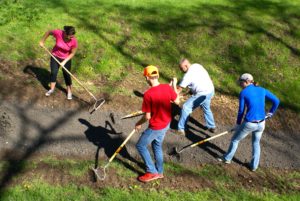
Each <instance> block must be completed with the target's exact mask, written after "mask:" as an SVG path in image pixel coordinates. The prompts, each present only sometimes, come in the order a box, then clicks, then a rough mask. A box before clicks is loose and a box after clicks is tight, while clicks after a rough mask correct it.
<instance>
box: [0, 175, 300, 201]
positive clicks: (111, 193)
mask: <svg viewBox="0 0 300 201" xmlns="http://www.w3.org/2000/svg"><path fill="white" fill-rule="evenodd" d="M299 198H300V194H299V192H298V193H292V194H288V195H279V194H277V193H271V192H263V193H257V192H253V191H246V190H240V189H237V190H234V191H230V190H228V189H224V188H220V189H216V190H199V191H197V192H185V191H177V190H165V189H163V190H156V189H150V190H143V189H142V188H135V189H132V190H130V189H117V188H110V187H108V188H104V189H100V190H95V189H91V188H89V187H86V186H76V185H73V184H69V185H64V186H60V185H50V184H47V183H45V182H42V181H39V180H34V181H31V182H30V183H29V182H24V183H23V184H19V185H17V186H14V187H13V188H10V189H8V190H7V191H5V192H4V193H3V194H2V199H1V200H3V201H8V200H24V201H33V200H34V201H39V200H41V201H47V200H49V201H52V200H61V201H63V200H68V201H71V200H74V201H75V200H82V201H83V200H101V201H102V200H103V201H105V200H107V201H111V200H114V201H119V200H120V201H121V200H132V201H135V200H153V201H157V200H162V201H174V200H188V201H189V200H197V201H202V200H203V201H207V200H212V201H214V200H215V201H220V200H224V201H226V200H230V201H240V200H243V201H248V200H249V201H256V200H257V201H261V200H264V201H297V200H299Z"/></svg>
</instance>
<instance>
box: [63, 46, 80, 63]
mask: <svg viewBox="0 0 300 201" xmlns="http://www.w3.org/2000/svg"><path fill="white" fill-rule="evenodd" d="M76 51H77V48H73V49H72V51H71V54H70V55H69V56H68V57H67V58H65V60H63V61H62V62H61V64H62V65H63V66H64V65H65V64H66V63H67V62H68V61H69V60H70V59H72V58H73V57H74V55H75V53H76Z"/></svg>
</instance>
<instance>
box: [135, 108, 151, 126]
mask: <svg viewBox="0 0 300 201" xmlns="http://www.w3.org/2000/svg"><path fill="white" fill-rule="evenodd" d="M150 119H151V113H150V112H147V113H145V114H144V115H143V116H142V118H141V119H140V120H139V121H138V122H136V124H135V129H136V130H140V129H141V128H142V124H144V123H146V122H147V121H149V120H150Z"/></svg>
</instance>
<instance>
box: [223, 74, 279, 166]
mask: <svg viewBox="0 0 300 201" xmlns="http://www.w3.org/2000/svg"><path fill="white" fill-rule="evenodd" d="M239 84H240V86H241V87H242V91H241V92H240V95H239V110H238V115H237V121H236V126H235V127H234V128H233V129H232V130H233V131H235V133H234V135H233V137H232V139H231V142H230V145H229V149H228V151H227V153H226V154H225V155H224V156H222V157H220V158H218V160H219V161H223V162H224V163H227V164H229V163H231V160H232V158H233V156H234V154H235V152H236V150H237V148H238V144H239V142H240V140H242V139H243V138H245V137H246V136H247V135H248V134H249V133H252V160H251V163H250V166H249V168H250V170H251V171H256V169H257V168H258V165H259V158H260V139H261V136H262V134H263V131H264V129H265V119H266V118H270V117H272V116H273V114H274V112H275V111H276V109H277V108H278V105H279V99H278V98H277V97H276V96H275V95H274V94H272V93H271V92H270V91H268V90H267V89H265V88H263V87H259V86H258V85H257V84H256V83H255V82H254V80H253V76H252V75H251V74H249V73H245V74H243V75H241V76H240V79H239ZM265 99H267V100H270V101H271V102H272V107H271V109H270V110H269V112H268V113H267V115H266V114H265ZM246 108H247V110H246ZM245 112H246V114H245V116H244V113H245ZM243 117H244V120H243Z"/></svg>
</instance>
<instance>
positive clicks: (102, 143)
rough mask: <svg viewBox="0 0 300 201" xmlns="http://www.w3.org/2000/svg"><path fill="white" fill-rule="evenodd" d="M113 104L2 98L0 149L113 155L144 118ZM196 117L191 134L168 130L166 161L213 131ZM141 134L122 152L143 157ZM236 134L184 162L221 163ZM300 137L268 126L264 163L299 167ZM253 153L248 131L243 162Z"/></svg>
mask: <svg viewBox="0 0 300 201" xmlns="http://www.w3.org/2000/svg"><path fill="white" fill-rule="evenodd" d="M111 108H112V107H110V106H109V105H105V106H104V107H103V108H102V110H101V111H97V112H95V113H94V114H93V115H90V114H89V113H88V112H87V110H86V109H85V108H80V109H76V108H74V109H72V110H68V111H66V110H62V109H59V110H58V109H53V108H50V107H47V108H46V109H45V108H42V107H37V106H32V105H30V104H27V105H22V106H19V105H16V104H13V103H9V102H2V103H0V126H1V127H0V151H1V152H2V153H6V152H4V151H7V150H11V151H12V152H13V153H14V152H18V153H20V152H21V153H25V155H24V156H26V157H30V156H31V155H33V154H39V153H43V154H49V155H59V156H63V157H67V156H80V157H84V158H86V159H89V160H93V159H95V156H96V153H97V150H99V157H100V158H107V156H111V155H112V153H113V152H114V151H115V149H116V148H117V147H118V145H120V144H121V143H122V140H123V139H124V138H125V137H126V135H127V134H129V133H130V132H131V130H132V129H133V128H134V124H135V122H136V121H137V120H138V117H136V118H132V119H126V120H120V117H121V116H124V115H125V113H124V112H123V111H121V110H120V109H117V108H116V107H113V108H114V109H113V111H112V110H111ZM197 112H199V111H196V113H197ZM176 118H178V116H176V117H175V120H174V121H175V123H176ZM191 120H192V122H190V123H189V132H188V134H187V136H186V137H184V136H177V135H175V134H173V133H172V132H171V131H168V133H167V135H166V138H165V142H164V153H165V158H166V160H169V161H170V160H171V161H174V162H177V160H176V159H175V158H174V157H171V156H169V155H168V152H170V151H171V150H172V147H174V146H178V147H183V146H185V145H187V144H190V143H192V142H196V141H198V140H201V139H204V138H206V137H208V136H211V135H212V134H211V133H208V132H207V131H204V130H203V129H201V128H200V127H199V126H201V125H198V123H197V121H193V120H194V119H193V118H192V119H191ZM270 122H272V120H270ZM267 124H269V122H268V123H267ZM270 124H272V123H270ZM230 126H231V125H229V126H228V125H227V126H226V125H218V132H217V133H219V132H223V131H225V130H226V129H229V127H230ZM145 127H146V126H144V128H145ZM138 136H139V134H136V135H134V136H133V138H132V139H131V140H130V141H129V143H128V144H127V145H126V149H125V150H124V151H122V153H121V155H122V156H124V157H127V158H128V157H133V158H139V156H138V155H137V152H136V149H135V143H136V141H137V139H138ZM230 138H231V134H228V135H225V136H223V137H220V138H217V139H214V140H213V141H211V142H207V143H205V144H203V145H201V146H199V147H195V148H191V149H189V150H186V151H185V152H183V153H182V154H181V158H180V161H179V162H181V163H183V164H184V165H193V164H201V163H212V164H213V163H217V161H216V159H215V157H216V156H218V155H221V154H223V153H224V152H225V151H226V150H227V148H228V145H229V142H230ZM299 142H300V137H299V132H296V131H292V132H286V131H284V129H277V130H274V129H273V130H272V129H270V128H267V129H266V132H265V133H264V135H263V137H262V141H261V147H262V152H261V163H260V165H261V166H263V167H269V166H272V167H278V168H288V169H299V168H300V160H299V159H300V156H299V153H300V146H299ZM98 148H99V149H98ZM10 153H11V152H10ZM250 158H251V137H249V136H248V137H247V138H246V139H244V140H243V141H242V142H241V143H240V145H239V148H238V151H237V153H236V155H235V160H234V161H235V162H237V163H240V164H243V163H245V162H249V160H250ZM131 159H132V158H131ZM132 160H134V159H132Z"/></svg>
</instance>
